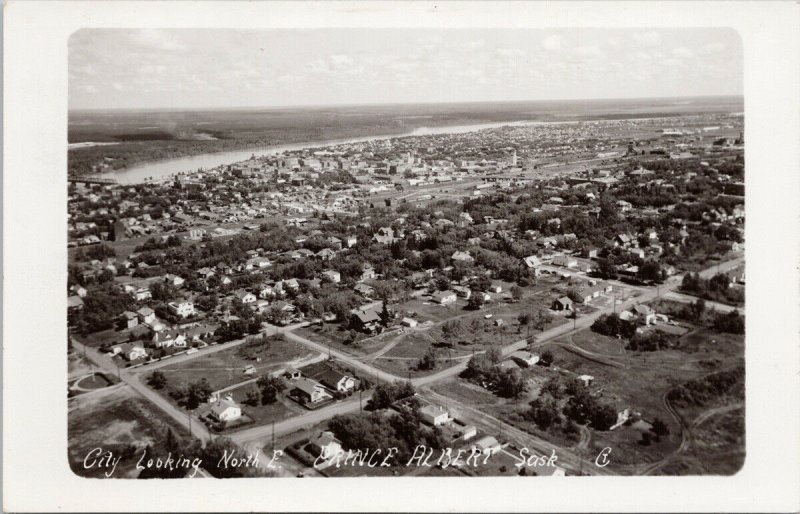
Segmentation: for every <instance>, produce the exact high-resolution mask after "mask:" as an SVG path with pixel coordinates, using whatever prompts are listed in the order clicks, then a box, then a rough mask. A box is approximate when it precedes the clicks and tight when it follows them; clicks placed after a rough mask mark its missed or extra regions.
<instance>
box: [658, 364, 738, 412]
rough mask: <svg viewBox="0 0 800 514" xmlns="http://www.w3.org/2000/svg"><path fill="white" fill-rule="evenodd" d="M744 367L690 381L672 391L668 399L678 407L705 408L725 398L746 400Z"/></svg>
mask: <svg viewBox="0 0 800 514" xmlns="http://www.w3.org/2000/svg"><path fill="white" fill-rule="evenodd" d="M744 378H745V371H744V365H740V366H737V367H735V368H732V369H729V370H725V371H720V372H717V373H712V374H710V375H706V376H705V377H702V378H698V379H695V380H690V381H689V382H686V383H685V384H683V385H679V386H677V387H675V388H674V389H672V390H671V391H670V392H669V394H668V396H667V397H668V399H669V401H671V402H672V403H674V404H676V405H678V406H689V405H694V406H705V405H708V404H709V403H710V402H712V401H714V400H716V399H718V398H721V397H723V396H732V397H734V398H737V399H743V398H744Z"/></svg>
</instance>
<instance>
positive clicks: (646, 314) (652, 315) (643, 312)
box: [633, 304, 656, 325]
mask: <svg viewBox="0 0 800 514" xmlns="http://www.w3.org/2000/svg"><path fill="white" fill-rule="evenodd" d="M633 313H634V314H635V315H636V317H637V319H638V320H639V321H640V322H641V323H643V324H644V325H655V324H656V312H655V311H654V310H653V309H652V308H651V307H650V306H648V305H642V304H639V305H637V306H635V307H634V308H633Z"/></svg>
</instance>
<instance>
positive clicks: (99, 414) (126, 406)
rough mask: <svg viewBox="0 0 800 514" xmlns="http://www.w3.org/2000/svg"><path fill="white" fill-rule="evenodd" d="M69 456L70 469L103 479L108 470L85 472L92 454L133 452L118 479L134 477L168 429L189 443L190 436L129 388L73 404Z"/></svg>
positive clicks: (116, 474)
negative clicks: (97, 451)
mask: <svg viewBox="0 0 800 514" xmlns="http://www.w3.org/2000/svg"><path fill="white" fill-rule="evenodd" d="M67 423H68V429H67V430H68V431H67V433H68V438H69V446H68V457H69V463H70V467H71V468H72V469H73V471H74V472H75V473H76V474H78V475H80V476H87V477H98V478H99V477H103V476H104V475H103V473H104V471H106V470H105V469H98V468H96V467H94V468H91V469H84V467H83V462H84V459H85V458H86V455H87V453H88V452H89V451H91V450H92V449H94V448H103V450H104V451H113V452H115V453H119V452H125V451H131V450H133V451H134V453H132V454H131V455H130V456H128V457H125V458H123V459H122V460H121V461H120V463H119V464H118V465H117V469H116V471H115V472H114V474H113V477H114V478H134V477H136V476H137V475H138V473H139V472H138V470H136V469H135V465H136V461H137V460H138V459H139V457H140V455H141V450H143V449H144V447H145V446H147V445H148V444H155V443H157V442H158V441H161V440H163V438H164V437H165V436H166V433H167V430H168V429H172V431H173V433H174V434H175V435H176V436H177V437H178V438H181V439H184V440H185V441H188V438H189V435H188V433H187V432H185V431H184V430H183V428H181V427H180V426H178V425H177V424H175V423H174V422H172V420H171V419H169V418H168V417H167V416H166V415H165V414H163V413H162V412H161V411H159V410H158V409H156V408H155V407H153V406H151V404H150V403H148V402H147V401H145V400H143V399H141V398H139V397H138V396H137V395H135V393H133V392H132V391H131V390H130V389H129V388H127V387H121V388H114V389H110V390H108V391H107V392H101V391H98V392H95V393H92V394H91V395H90V396H80V397H78V398H77V399H75V400H72V401H71V402H70V404H69V415H68V418H67Z"/></svg>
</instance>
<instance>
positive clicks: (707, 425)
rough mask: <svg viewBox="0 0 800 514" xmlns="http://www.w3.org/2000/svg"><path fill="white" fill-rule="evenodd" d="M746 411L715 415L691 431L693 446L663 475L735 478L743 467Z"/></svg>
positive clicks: (659, 472)
mask: <svg viewBox="0 0 800 514" xmlns="http://www.w3.org/2000/svg"><path fill="white" fill-rule="evenodd" d="M744 412H745V410H744V408H739V409H735V410H732V411H728V412H725V413H723V414H720V415H718V416H714V417H711V418H709V419H708V420H706V421H705V422H703V423H702V424H700V425H699V426H697V427H694V428H693V430H692V443H691V445H690V446H689V449H688V451H687V452H686V453H684V454H683V455H681V457H680V458H678V459H676V460H674V461H673V462H670V463H668V464H667V465H665V466H664V467H663V468H661V469H660V470H659V471H658V474H661V475H701V474H702V475H707V474H712V475H733V474H735V473H736V472H737V471H739V470H740V469H741V467H742V465H744V459H745V441H744V434H745V430H744V422H745V418H744Z"/></svg>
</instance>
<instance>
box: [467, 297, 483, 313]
mask: <svg viewBox="0 0 800 514" xmlns="http://www.w3.org/2000/svg"><path fill="white" fill-rule="evenodd" d="M481 307H483V294H481V293H476V294H473V295H471V296H470V297H469V300H467V309H469V310H473V311H476V310H478V309H480V308H481Z"/></svg>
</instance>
